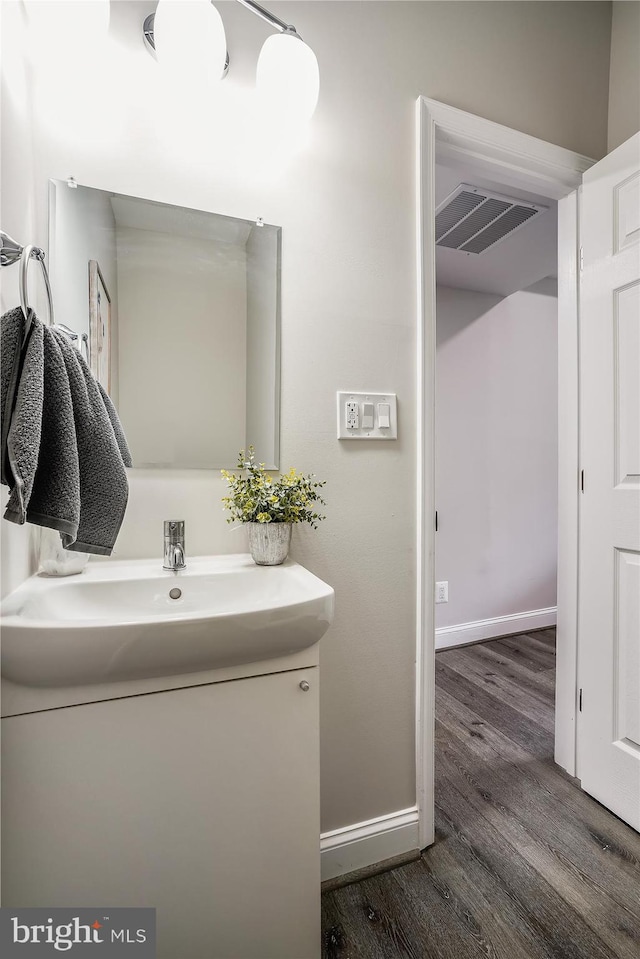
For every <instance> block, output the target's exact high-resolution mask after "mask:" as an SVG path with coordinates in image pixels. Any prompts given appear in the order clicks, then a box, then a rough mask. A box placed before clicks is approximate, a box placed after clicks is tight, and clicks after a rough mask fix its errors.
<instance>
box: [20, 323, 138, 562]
mask: <svg viewBox="0 0 640 959" xmlns="http://www.w3.org/2000/svg"><path fill="white" fill-rule="evenodd" d="M34 334H35V335H34ZM32 337H33V338H34V348H33V349H32V350H31V353H30V354H26V353H25V356H24V361H23V366H22V372H21V375H20V378H19V386H18V390H17V394H16V402H15V406H14V411H13V415H12V418H11V424H10V427H9V432H8V440H7V445H8V449H9V461H10V463H12V462H13V459H12V454H11V450H13V449H14V448H15V449H22V448H25V449H27V448H29V449H33V447H34V445H35V446H36V448H38V459H37V468H36V469H35V474H33V473H32V474H30V476H29V477H28V478H24V480H23V488H24V489H25V490H26V489H27V488H30V495H29V496H25V495H22V496H21V495H20V491H19V490H18V488H17V484H16V485H13V489H12V492H11V495H10V497H9V503H8V505H7V510H6V512H5V518H6V519H8V520H10V521H11V522H14V523H24V522H25V521H27V522H30V523H35V524H36V525H39V526H48V527H51V528H52V529H56V530H59V532H60V535H61V538H62V543H63V546H64V547H65V548H66V549H70V550H76V551H80V552H86V553H97V554H101V555H105V556H108V555H110V553H111V551H112V549H113V546H114V543H115V540H116V537H117V535H118V532H119V530H120V526H121V524H122V520H123V518H124V512H125V508H126V504H127V498H128V484H127V477H126V472H125V466H130V465H131V457H130V454H129V450H128V448H127V444H126V440H125V438H124V433H123V432H122V427H121V426H120V422H119V420H118V417H117V414H116V412H115V409H114V408H113V405H112V404H111V401H110V400H109V399H108V397H107V399H106V400H105V398H104V396H105V395H106V394H104V393H103V391H102V390H101V388H100V386H99V384H98V383H97V382H96V380H95V379H94V376H93V374H92V372H91V370H90V369H89V367H88V366H87V364H86V363H85V361H84V359H83V358H82V357H81V356H80V354H79V353H78V351H77V350H75V349H74V348H73V346H72V345H71V343H70V342H69V341H68V339H67V337H66V336H65V334H64V333H63V332H62V331H61V330H56V329H55V328H50V327H43V326H42V324H41V323H40V322H39V320H37V319H36V318H35V317H34V319H33V322H32V330H31V332H30V340H29V342H28V344H27V346H28V345H29V344H30V342H31V338H32ZM38 343H40V344H41V346H40V352H39V353H38V352H37V347H38ZM39 367H40V368H41V369H42V370H43V376H42V389H41V392H40V397H39V406H38V404H36V406H37V409H36V411H35V413H34V411H33V409H31V408H29V409H27V408H26V407H25V406H23V403H22V398H23V394H24V393H25V392H26V390H27V386H28V385H30V384H31V381H32V380H33V379H35V378H36V371H37V369H38V368H39ZM3 373H4V369H3ZM7 392H8V391H7ZM29 395H30V394H29ZM32 405H33V404H32ZM38 411H39V415H40V423H41V432H40V436H39V441H38V436H37V418H38V417H37V413H38ZM13 479H14V480H15V475H14V476H13ZM9 485H11V484H9Z"/></svg>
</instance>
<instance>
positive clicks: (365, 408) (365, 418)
mask: <svg viewBox="0 0 640 959" xmlns="http://www.w3.org/2000/svg"><path fill="white" fill-rule="evenodd" d="M362 429H363V430H372V429H373V403H363V404H362Z"/></svg>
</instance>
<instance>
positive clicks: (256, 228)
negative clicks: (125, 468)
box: [49, 180, 282, 469]
mask: <svg viewBox="0 0 640 959" xmlns="http://www.w3.org/2000/svg"><path fill="white" fill-rule="evenodd" d="M281 233H282V231H281V229H280V227H277V226H269V225H268V224H264V225H261V224H260V223H256V222H255V221H253V222H252V221H250V220H238V219H235V218H234V217H228V216H219V215H217V214H215V213H206V212H204V211H201V210H190V209H185V208H183V207H178V206H171V205H169V204H166V203H156V202H152V201H150V200H144V199H141V198H139V197H132V196H123V195H121V194H118V193H110V192H108V191H104V190H94V189H91V188H90V187H86V186H69V185H68V184H67V183H66V182H64V181H61V180H51V181H50V190H49V261H50V274H51V284H52V289H53V299H54V305H55V318H56V323H59V324H64V326H66V327H68V328H69V329H70V330H72V331H73V332H75V333H77V334H78V337H79V339H78V340H76V341H75V342H76V345H77V346H81V347H82V350H83V352H84V355H85V357H88V359H89V363H90V365H91V368H92V370H93V372H94V373H95V375H96V377H97V378H98V379H99V380H100V382H101V383H102V385H103V386H104V387H105V389H106V390H107V391H108V392H109V395H110V396H111V398H112V400H113V402H114V404H115V406H116V408H117V410H118V413H119V416H120V419H121V421H122V425H123V427H124V430H125V433H126V435H127V440H128V442H129V446H130V448H131V455H132V458H133V463H134V466H136V467H140V468H156V469H160V468H164V469H219V468H221V467H226V468H229V467H234V466H235V465H236V461H237V456H238V450H240V449H243V448H245V449H246V447H247V446H249V445H253V446H254V447H255V449H256V456H257V458H258V459H259V460H260V461H261V462H264V463H266V464H267V466H268V467H269V468H271V469H277V468H278V466H279V409H280V260H281ZM83 334H86V336H85V337H84V340H83Z"/></svg>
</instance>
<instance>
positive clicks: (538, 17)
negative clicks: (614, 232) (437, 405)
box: [0, 2, 611, 830]
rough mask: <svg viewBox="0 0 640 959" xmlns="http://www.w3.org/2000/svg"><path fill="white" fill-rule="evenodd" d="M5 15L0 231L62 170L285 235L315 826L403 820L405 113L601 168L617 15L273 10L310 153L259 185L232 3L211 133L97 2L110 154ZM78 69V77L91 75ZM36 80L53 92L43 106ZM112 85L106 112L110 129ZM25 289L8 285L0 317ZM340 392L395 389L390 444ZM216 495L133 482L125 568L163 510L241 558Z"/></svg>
mask: <svg viewBox="0 0 640 959" xmlns="http://www.w3.org/2000/svg"><path fill="white" fill-rule="evenodd" d="M18 6H19V5H17V4H0V7H2V16H3V20H5V18H6V21H7V23H6V27H7V29H5V30H3V41H4V43H5V45H6V47H7V51H6V52H7V54H8V56H7V58H6V60H4V62H5V63H6V65H7V67H9V66H11V67H12V71H13V72H12V76H13V77H14V80H13V84H12V87H11V89H10V91H9V92H8V93H7V94H6V95H5V96H4V97H3V102H2V108H3V117H2V121H3V125H2V129H3V138H2V149H3V159H2V163H3V169H2V174H3V177H2V221H3V222H2V225H3V229H5V230H8V231H9V232H10V233H12V234H13V235H15V236H16V237H20V238H24V239H25V241H31V242H36V243H40V244H42V245H46V243H47V178H48V177H60V178H66V177H67V176H69V175H70V174H73V175H74V176H75V177H76V180H77V181H78V182H79V183H83V184H88V185H91V186H96V187H99V188H101V189H110V190H113V191H116V192H119V193H124V194H134V195H135V194H137V195H141V196H146V197H149V198H151V199H158V200H164V201H165V202H168V203H176V204H178V205H181V206H188V207H197V208H202V209H207V210H214V211H217V212H219V213H222V214H226V215H232V216H238V217H241V218H246V219H252V218H255V217H256V216H262V217H263V218H264V219H265V221H266V222H268V223H275V224H280V225H281V226H282V227H283V281H282V282H283V291H282V292H283V301H282V340H283V355H282V465H283V466H284V467H288V466H290V465H295V466H296V467H298V468H300V469H303V470H312V471H315V472H316V473H318V474H319V475H320V476H321V477H323V478H325V479H326V480H327V481H328V483H327V487H326V499H327V501H328V507H327V510H326V512H327V514H328V517H329V518H328V519H327V521H326V522H325V523H324V524H323V525H322V527H321V528H320V529H319V530H318V531H316V532H314V531H311V530H308V531H307V530H296V531H295V535H294V544H293V553H294V556H295V558H296V559H298V560H299V561H301V562H302V563H304V564H305V565H307V566H309V567H310V568H311V569H312V570H313V571H314V572H316V573H317V574H318V575H320V576H321V577H323V578H324V579H326V580H327V581H328V582H329V583H331V584H332V585H333V586H334V587H335V590H336V609H337V612H336V621H335V625H334V627H333V628H332V630H331V631H330V633H329V634H328V635H327V636H326V638H325V639H324V640H323V643H322V666H321V668H322V704H321V709H322V729H321V751H322V814H323V817H322V818H323V828H324V829H325V830H330V829H334V828H337V827H340V826H345V825H348V824H351V823H357V822H361V821H363V820H367V819H370V818H373V817H375V816H379V815H382V814H384V813H388V812H393V811H396V810H400V809H405V808H407V807H408V806H411V805H413V803H414V801H415V760H414V742H413V737H414V689H415V670H414V661H415V621H414V611H415V570H416V559H415V538H416V537H415V512H414V503H415V476H416V444H415V415H414V408H415V399H416V394H415V366H416V362H415V343H416V318H415V282H416V266H415V170H414V163H415V161H414V156H415V129H414V124H415V100H416V97H417V96H418V95H420V94H424V95H426V96H429V97H433V98H435V99H439V100H442V101H443V102H445V103H448V104H451V105H453V106H455V107H459V108H462V109H464V110H468V111H471V112H473V113H477V114H479V115H480V116H483V117H487V118H489V119H491V120H496V121H498V122H500V123H504V124H507V125H509V126H512V127H515V128H516V129H518V130H522V131H524V132H526V133H529V134H533V135H534V136H538V137H541V138H543V139H546V140H549V141H551V142H554V143H557V144H559V145H561V146H564V147H568V148H570V149H573V150H576V151H578V152H580V153H584V154H587V155H589V156H592V157H595V158H599V157H601V156H602V155H603V154H604V153H605V151H606V139H607V91H608V72H609V42H610V34H609V28H610V13H611V8H610V4H609V3H599V2H593V3H591V2H587V3H581V2H568V3H537V2H534V3H527V2H524V3H502V2H498V3H492V2H488V3H466V2H460V3H448V2H446V3H422V2H420V3H414V2H407V3H405V2H375V3H374V2H371V3H360V2H344V3H327V2H320V3H317V2H300V3H298V2H290V3H289V2H288V3H283V2H273V3H272V4H271V5H270V6H271V8H272V9H273V11H274V13H276V14H279V15H280V16H282V17H283V18H285V19H286V20H287V21H290V22H293V23H295V24H296V26H297V27H298V29H299V30H300V32H301V34H302V35H303V36H304V37H305V38H307V39H308V40H309V42H310V43H311V44H312V46H313V48H314V50H315V52H316V54H317V56H318V59H319V62H320V69H321V74H322V77H321V92H320V103H319V107H318V111H317V113H316V116H315V117H314V121H313V127H312V131H311V139H310V143H309V146H308V147H307V149H306V150H305V151H303V152H301V153H300V154H299V155H298V156H296V157H295V158H293V159H290V160H287V159H286V158H285V160H283V161H281V162H280V163H275V162H274V163H273V164H272V166H271V172H269V170H268V169H267V162H266V154H267V146H268V144H266V143H265V140H264V138H263V139H262V140H257V141H256V140H255V138H252V137H248V138H247V140H246V143H247V144H248V146H247V147H246V148H245V147H243V146H242V143H243V141H242V137H243V136H245V134H246V131H244V130H243V129H240V126H239V125H238V124H237V122H236V121H237V120H238V119H242V118H243V116H244V114H243V113H242V109H243V108H242V102H243V101H242V96H243V95H244V92H245V91H246V90H248V89H249V88H250V86H251V84H252V82H253V76H254V75H255V64H256V58H257V55H258V52H259V49H260V46H261V44H262V43H263V42H264V38H265V35H266V31H265V27H264V24H262V23H261V22H260V21H259V20H258V19H257V18H256V17H252V16H251V15H250V14H248V13H247V11H246V10H244V9H243V8H242V7H241V6H240V5H239V4H235V3H227V2H222V3H220V4H219V7H220V10H221V12H222V16H223V18H224V21H225V25H226V29H227V37H228V42H229V49H230V51H231V56H232V59H233V68H232V72H231V74H230V76H229V78H228V80H227V81H225V82H228V83H229V84H230V87H229V88H228V89H229V91H230V93H229V96H230V97H231V96H233V97H236V98H237V100H238V104H239V105H238V108H237V110H236V111H234V112H233V113H232V114H231V119H225V118H221V119H219V120H216V122H214V121H213V119H212V120H211V121H210V123H209V125H208V124H207V122H206V120H207V118H209V117H211V116H212V111H213V105H212V104H210V105H208V108H207V110H206V111H204V112H203V114H202V115H201V116H200V117H199V118H197V122H196V120H189V122H185V121H186V120H187V119H188V116H187V111H188V108H189V106H190V103H189V99H188V98H187V99H185V100H183V101H182V102H180V103H178V104H177V105H176V106H175V107H174V105H173V104H172V103H171V102H170V100H169V98H168V97H166V96H162V97H161V96H160V95H159V93H158V87H157V84H156V81H155V74H152V73H151V72H150V71H151V70H152V68H153V67H154V66H155V65H154V64H153V61H151V60H149V61H148V63H147V60H145V59H144V58H145V52H144V48H143V46H142V41H141V39H140V27H141V24H142V21H143V18H144V15H145V14H146V13H148V12H151V11H152V10H153V9H154V6H155V3H154V2H145V3H128V2H122V3H114V4H112V5H111V7H112V26H111V42H112V44H114V45H115V44H117V51H116V49H115V46H114V52H113V55H112V59H111V60H110V63H111V69H108V70H106V71H105V86H104V90H103V91H102V93H100V91H98V93H96V94H94V95H93V104H94V108H95V110H96V111H97V113H96V115H97V116H98V117H99V118H100V121H101V126H100V131H101V132H102V133H107V134H109V136H107V137H106V138H105V139H103V140H96V139H95V138H94V137H93V136H89V135H87V122H88V119H91V117H93V116H94V114H93V113H92V114H91V117H88V114H87V112H86V109H85V108H84V98H83V96H79V97H78V99H77V100H76V99H74V96H72V95H71V94H73V93H75V91H74V90H73V89H71V90H69V89H68V90H67V91H66V94H65V96H64V97H63V96H62V93H61V95H60V96H61V99H60V101H59V102H58V101H56V102H58V106H59V108H60V109H61V110H62V109H64V111H65V114H64V125H63V131H64V132H63V133H62V132H61V131H60V130H58V132H56V128H55V123H54V124H52V119H53V117H52V112H51V110H50V109H47V110H46V111H45V107H44V104H45V103H46V104H47V105H48V107H49V106H50V104H51V92H52V85H55V83H56V82H58V79H59V71H57V70H56V69H54V67H53V66H52V65H51V64H45V63H44V62H41V63H39V64H38V65H37V66H36V69H35V72H34V75H32V76H31V79H29V78H27V81H28V83H27V85H26V86H25V87H24V88H20V89H18V88H17V87H16V80H15V78H16V76H17V74H16V73H15V69H14V65H15V58H16V52H15V51H16V43H15V34H13V35H12V34H11V33H10V29H9V23H8V21H9V19H10V17H15V16H16V11H15V10H13V9H11V8H14V7H18ZM90 49H91V53H92V56H93V57H94V58H95V57H96V52H95V49H94V48H93V47H90ZM3 52H4V51H3ZM116 57H117V70H116V69H115V68H114V67H113V64H115V63H116V59H115V58H116ZM141 58H142V59H141ZM134 72H135V76H134V75H133V74H134ZM78 76H80V74H78ZM84 76H86V79H84V78H83V84H84V85H86V84H88V83H89V82H95V81H96V78H98V79H99V74H98V72H97V71H93V73H92V72H88V73H87V74H86V75H84ZM38 77H40V79H41V80H42V82H43V83H46V85H47V89H46V91H45V92H47V93H48V94H49V99H48V100H45V99H41V100H39V101H36V100H35V99H34V91H33V86H30V85H29V84H32V83H33V82H37V81H38ZM104 91H106V95H108V97H109V100H110V101H111V102H112V101H113V99H114V98H119V101H120V102H119V104H118V111H117V117H116V120H117V119H118V118H119V122H120V126H119V129H118V124H117V123H115V121H114V123H115V126H114V132H113V133H111V132H110V127H109V125H108V124H109V123H110V122H112V121H111V119H110V114H109V113H108V111H107V112H105V111H102V112H101V100H100V97H101V96H104V95H105V93H104ZM82 92H83V91H81V90H79V91H78V93H79V94H80V93H82ZM39 104H40V105H39ZM156 109H157V110H158V114H157V115H156V114H154V110H156ZM73 111H77V112H76V113H75V114H74V112H73ZM74 117H75V119H74ZM16 283H17V277H16V274H15V272H14V273H13V275H12V276H11V277H10V278H8V280H7V282H6V283H5V286H4V289H3V303H4V304H5V305H6V306H9V305H13V303H15V302H16V294H17V286H16V285H15V284H16ZM338 389H342V390H344V389H357V390H362V389H365V390H366V389H369V390H379V389H383V390H395V391H396V392H397V394H398V404H399V423H400V433H399V439H398V441H397V442H393V443H392V442H390V443H383V444H371V445H369V444H366V443H361V444H349V443H339V442H338V441H337V440H336V438H335V391H336V390H338ZM222 492H223V484H222V482H221V481H220V478H219V477H218V476H217V475H216V474H213V473H211V474H207V473H205V472H202V473H198V474H197V475H195V474H191V475H190V474H186V473H178V472H166V473H162V471H150V472H146V473H145V472H142V471H141V472H139V473H135V472H134V474H133V475H132V477H131V497H130V504H129V508H128V511H127V516H126V519H125V523H124V527H123V530H122V534H121V537H120V540H119V542H118V546H117V553H118V555H119V556H120V557H123V556H149V555H157V556H158V557H159V556H160V547H161V531H162V527H161V523H162V520H163V519H164V518H166V517H167V516H169V515H171V514H174V515H178V514H180V515H183V516H184V518H185V519H186V520H187V526H188V529H189V532H188V536H189V544H190V549H191V551H192V552H193V553H197V552H201V553H206V552H232V551H236V550H239V549H243V548H244V545H245V544H244V538H243V532H242V531H239V532H232V531H230V530H229V528H228V527H227V525H226V523H225V517H224V514H223V513H222V510H221V509H220V507H219V499H220V496H221V495H222ZM4 525H5V527H6V526H7V525H8V524H4ZM3 549H4V551H5V555H4V556H3V559H4V560H5V562H4V563H3V568H4V571H5V573H6V574H7V579H6V581H5V589H6V588H7V587H8V586H11V585H15V583H16V582H17V581H19V580H20V578H21V577H24V576H25V575H27V573H28V571H29V562H28V540H27V531H26V530H24V529H16V528H12V529H11V530H9V533H8V534H7V533H5V537H4V542H3Z"/></svg>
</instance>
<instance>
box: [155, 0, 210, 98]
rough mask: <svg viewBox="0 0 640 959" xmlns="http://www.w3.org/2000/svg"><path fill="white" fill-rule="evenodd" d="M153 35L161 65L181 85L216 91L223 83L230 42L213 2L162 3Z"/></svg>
mask: <svg viewBox="0 0 640 959" xmlns="http://www.w3.org/2000/svg"><path fill="white" fill-rule="evenodd" d="M153 34H154V42H155V47H156V57H157V58H158V63H159V64H160V65H161V67H162V68H163V70H165V71H166V73H168V74H170V75H171V76H172V77H175V78H176V79H177V80H178V81H179V82H180V83H181V84H186V83H189V82H192V83H197V84H204V85H205V86H207V87H212V86H214V85H215V84H216V83H217V81H218V80H220V79H221V77H222V75H223V73H224V67H225V61H226V58H227V39H226V37H225V33H224V24H223V23H222V17H221V16H220V14H219V13H218V11H217V10H216V8H215V7H214V6H213V4H212V3H210V0H160V3H159V4H158V6H157V9H156V13H155V20H154V23H153Z"/></svg>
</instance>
